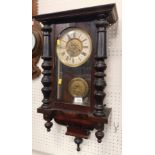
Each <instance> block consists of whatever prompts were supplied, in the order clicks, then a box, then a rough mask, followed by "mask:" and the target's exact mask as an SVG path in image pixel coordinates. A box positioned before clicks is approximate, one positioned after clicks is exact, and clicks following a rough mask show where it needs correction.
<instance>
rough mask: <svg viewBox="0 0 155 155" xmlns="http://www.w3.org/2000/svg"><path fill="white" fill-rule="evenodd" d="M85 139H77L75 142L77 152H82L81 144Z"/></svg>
mask: <svg viewBox="0 0 155 155" xmlns="http://www.w3.org/2000/svg"><path fill="white" fill-rule="evenodd" d="M82 141H83V139H82V138H78V137H75V139H74V142H75V143H76V144H77V151H80V150H81V149H80V144H81V143H82Z"/></svg>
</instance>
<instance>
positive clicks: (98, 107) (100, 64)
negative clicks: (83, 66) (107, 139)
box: [94, 14, 109, 143]
mask: <svg viewBox="0 0 155 155" xmlns="http://www.w3.org/2000/svg"><path fill="white" fill-rule="evenodd" d="M108 25H109V23H108V21H107V20H106V15H104V14H101V15H99V16H98V19H97V21H96V27H97V53H96V56H95V75H94V76H95V80H94V85H95V90H94V97H95V109H94V110H95V111H94V115H95V116H97V117H102V116H105V108H104V106H105V104H104V105H103V100H104V98H105V96H106V94H105V92H104V89H105V87H106V81H105V79H104V77H105V76H106V75H105V73H104V72H105V70H106V68H107V65H106V64H105V59H106V58H107V51H106V27H107V26H108ZM96 130H97V132H96V133H95V135H96V137H97V139H98V142H99V143H101V141H102V138H103V137H104V132H103V130H104V124H101V123H99V124H97V126H96Z"/></svg>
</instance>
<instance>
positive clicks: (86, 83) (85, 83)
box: [68, 77, 89, 97]
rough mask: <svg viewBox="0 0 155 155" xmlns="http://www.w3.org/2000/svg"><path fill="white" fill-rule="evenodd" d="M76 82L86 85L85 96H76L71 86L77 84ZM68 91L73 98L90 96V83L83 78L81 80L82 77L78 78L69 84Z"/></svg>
mask: <svg viewBox="0 0 155 155" xmlns="http://www.w3.org/2000/svg"><path fill="white" fill-rule="evenodd" d="M75 81H81V82H82V83H83V84H84V88H85V92H84V94H83V95H81V96H77V95H76V94H73V92H72V90H71V85H72V84H73V83H74V82H75ZM68 91H69V93H70V94H71V95H72V96H73V97H85V96H86V95H87V94H88V91H89V86H88V82H87V81H86V80H85V79H83V78H80V77H76V78H73V79H72V80H71V81H70V82H69V84H68Z"/></svg>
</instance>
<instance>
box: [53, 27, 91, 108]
mask: <svg viewBox="0 0 155 155" xmlns="http://www.w3.org/2000/svg"><path fill="white" fill-rule="evenodd" d="M76 30H78V31H76ZM68 35H69V36H68ZM62 40H63V41H62ZM91 52H92V42H91V39H90V37H89V35H88V34H87V33H86V32H84V31H80V30H79V29H74V28H72V29H67V30H65V31H64V32H63V33H62V34H61V36H60V37H59V38H58V40H57V59H56V67H55V69H56V73H57V74H56V76H57V77H56V83H55V87H56V89H55V90H57V93H56V100H57V101H62V102H65V103H67V104H78V105H83V106H88V105H89V104H90V87H91V66H92V61H91V57H90V55H91ZM83 53H84V54H83Z"/></svg>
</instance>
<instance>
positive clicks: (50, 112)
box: [37, 107, 111, 151]
mask: <svg viewBox="0 0 155 155" xmlns="http://www.w3.org/2000/svg"><path fill="white" fill-rule="evenodd" d="M37 111H38V112H39V113H43V115H44V119H45V120H46V121H47V122H46V123H45V127H46V128H47V131H50V128H51V127H52V122H51V120H52V119H54V120H55V122H56V123H58V124H60V125H65V126H67V131H66V135H69V136H74V137H75V139H76V140H74V141H75V143H76V144H77V151H79V150H80V148H79V145H80V143H82V139H83V138H84V139H88V138H89V135H90V131H91V130H94V129H96V130H97V131H96V133H95V135H96V137H97V141H98V142H99V143H101V141H102V138H103V137H104V132H103V130H104V124H107V123H108V118H109V115H110V112H111V108H105V109H104V113H105V116H102V117H97V116H94V115H93V114H92V113H85V114H84V113H83V114H82V113H79V112H77V111H73V110H64V109H63V110H62V109H45V108H43V107H40V108H38V109H37ZM47 124H49V125H47Z"/></svg>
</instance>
